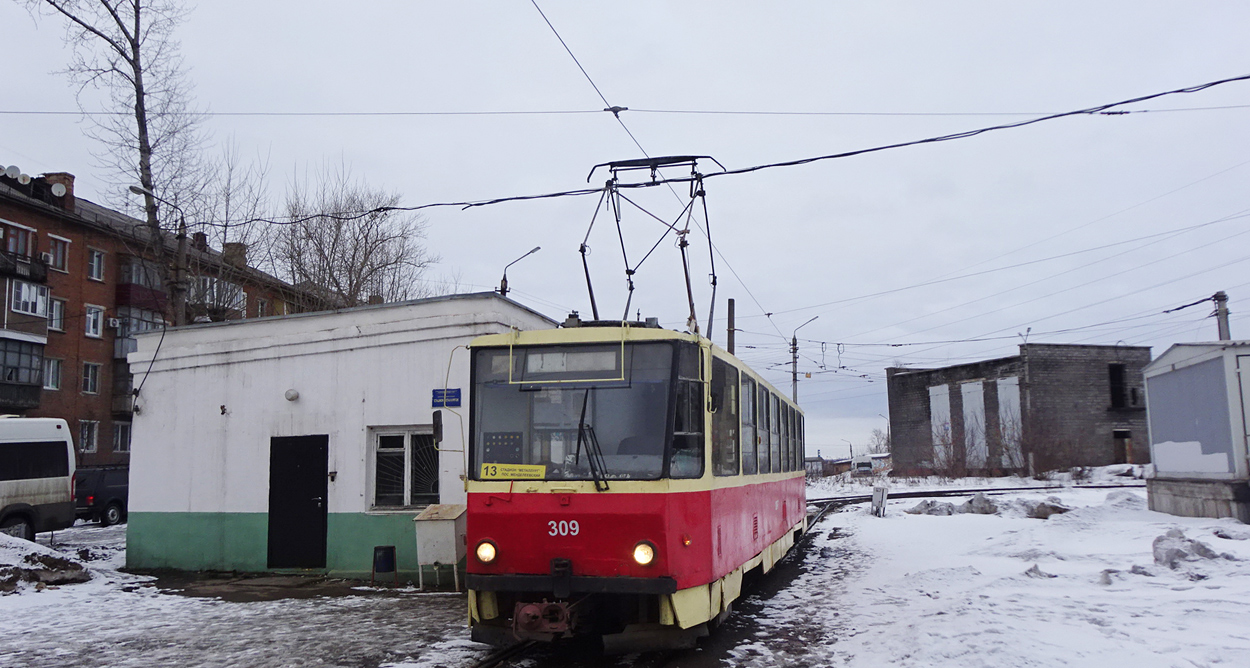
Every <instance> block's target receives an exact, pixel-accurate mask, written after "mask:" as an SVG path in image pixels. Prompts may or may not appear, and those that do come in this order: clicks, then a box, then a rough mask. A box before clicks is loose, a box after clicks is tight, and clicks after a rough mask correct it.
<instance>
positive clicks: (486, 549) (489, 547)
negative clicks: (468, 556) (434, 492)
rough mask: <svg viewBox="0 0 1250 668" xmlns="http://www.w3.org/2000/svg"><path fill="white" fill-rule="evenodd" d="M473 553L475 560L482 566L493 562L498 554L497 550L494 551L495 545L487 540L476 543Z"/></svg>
mask: <svg viewBox="0 0 1250 668" xmlns="http://www.w3.org/2000/svg"><path fill="white" fill-rule="evenodd" d="M473 553H474V554H476V555H477V560H478V561H480V562H482V563H484V564H489V563H490V562H492V561H494V560H495V557H496V556H498V554H499V552H498V550H497V549H495V544H494V543H492V542H490V541H489V540H484V541H482V542H480V543H478V544H477V549H476V550H474V551H473Z"/></svg>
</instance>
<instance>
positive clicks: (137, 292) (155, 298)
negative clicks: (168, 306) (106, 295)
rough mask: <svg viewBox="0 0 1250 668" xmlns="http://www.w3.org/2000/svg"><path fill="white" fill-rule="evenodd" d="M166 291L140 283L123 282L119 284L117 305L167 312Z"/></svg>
mask: <svg viewBox="0 0 1250 668" xmlns="http://www.w3.org/2000/svg"><path fill="white" fill-rule="evenodd" d="M165 300H166V296H165V293H164V292H162V291H160V290H156V289H154V288H149V287H146V286H143V285H139V284H138V283H121V284H119V285H118V286H117V305H118V306H133V307H135V308H141V309H144V310H147V311H156V312H158V313H164V312H165Z"/></svg>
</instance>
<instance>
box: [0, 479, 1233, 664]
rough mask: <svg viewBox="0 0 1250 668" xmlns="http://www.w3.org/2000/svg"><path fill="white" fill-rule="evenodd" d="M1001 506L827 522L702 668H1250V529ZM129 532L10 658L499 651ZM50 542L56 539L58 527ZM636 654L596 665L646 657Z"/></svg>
mask: <svg viewBox="0 0 1250 668" xmlns="http://www.w3.org/2000/svg"><path fill="white" fill-rule="evenodd" d="M1116 478H1117V479H1119V480H1124V479H1123V478H1119V477H1116ZM981 482H982V481H975V480H974V481H962V482H950V481H941V482H940V484H936V486H937V488H938V489H942V490H944V491H949V490H951V489H956V488H958V486H959V485H960V484H964V485H980V484H981ZM1130 482H1131V481H1130ZM926 484H930V483H929V482H924V481H917V482H916V484H915V485H911V486H908V485H906V484H904V485H899V486H896V487H895V489H896V490H898V489H899V488H900V487H903V488H906V489H909V490H912V489H916V488H923V485H926ZM1038 484H1041V483H1038ZM999 486H1015V485H1012V484H1000V485H999ZM815 487H816V488H815V489H812V490H810V493H809V495H810V496H811V497H818V496H832V495H834V493H836V492H830V487H829V486H828V483H823V484H822V485H818V486H815ZM856 487H862V489H856V490H855V491H854V492H852V491H851V490H852V489H853V488H856ZM822 488H823V490H824V491H822ZM870 488H871V484H870V483H869V484H868V485H858V484H853V483H847V484H845V485H843V486H842V488H841V489H842V492H844V493H845V494H852V493H864V490H866V489H870ZM1048 497H1056V498H1055V499H1052V502H1053V503H1056V505H1061V506H1066V507H1068V508H1071V510H1070V511H1068V512H1066V513H1062V514H1057V515H1052V516H1051V517H1049V518H1048V519H1045V520H1040V519H1031V518H1029V517H1028V516H1027V514H1026V510H1027V506H1028V505H1029V504H1030V503H1036V502H1039V501H1042V500H1044V499H1047V498H1048ZM967 499H968V497H962V498H961V497H944V498H941V499H936V502H938V503H947V502H949V503H952V504H953V505H955V506H960V505H961V504H963V503H964V502H965V501H966V500H967ZM990 499H991V500H992V501H993V502H994V503H995V504H997V505H998V506H999V508H1000V511H999V512H998V513H996V514H974V513H964V514H954V515H911V514H907V513H905V512H904V511H905V510H906V509H909V508H912V507H914V506H915V505H917V504H918V503H919V502H920V501H921V499H906V500H896V501H891V502H890V503H889V505H888V508H887V513H886V516H885V517H875V516H873V515H871V514H870V513H869V512H868V508H867V504H860V505H855V506H849V507H846V508H844V509H842V510H841V511H840V512H836V513H831V514H829V515H827V516H826V517H825V518H824V519H823V520H822V521H821V522H820V523H819V524H817V525H816V526H815V527H814V528H813V531H812V534H811V539H810V544H809V545H808V546H807V549H805V550H804V551H803V552H802V553H801V554H799V555H798V556H797V557H796V558H794V560H793V561H792V562H786V563H783V564H782V566H781V568H780V569H779V571H778V574H777V577H774V578H772V580H771V585H766V586H765V587H763V590H764V593H765V594H767V595H763V594H761V592H757V593H755V594H751V595H750V596H749V597H748V600H746V601H743V603H742V605H740V606H739V607H738V609H739V611H740V613H739V614H738V615H737V616H736V617H734V618H731V620H730V622H729V624H728V625H727V627H726V628H725V629H723V633H722V635H721V638H720V639H719V641H718V638H715V637H714V638H712V639H710V641H711V642H709V643H708V644H707V645H705V647H704V648H703V650H701V651H700V652H699V653H698V654H697V656H690V657H687V659H691V660H693V659H696V658H697V659H698V660H697V662H696V663H697V665H700V666H704V665H712V664H714V663H715V661H716V659H715V657H716V656H719V657H721V658H720V663H721V665H727V666H739V665H741V666H809V665H810V666H852V667H864V668H875V667H877V666H915V667H921V666H924V667H929V666H932V667H935V668H943V667H947V666H949V667H951V668H954V667H958V668H969V667H978V666H985V667H987V668H989V667H993V668H1009V667H1013V666H1021V667H1025V666H1028V667H1032V666H1093V667H1096V668H1111V667H1114V666H1131V667H1132V668H1151V667H1154V666H1159V667H1167V668H1171V667H1173V666H1177V667H1179V666H1185V667H1188V668H1192V667H1194V666H1250V624H1247V623H1246V620H1247V619H1250V527H1247V526H1245V525H1242V524H1240V523H1238V522H1235V521H1232V520H1209V519H1195V518H1182V517H1173V516H1170V515H1164V514H1160V513H1154V512H1150V511H1148V510H1146V502H1145V490H1144V489H1140V488H1138V489H1112V490H1108V489H1088V488H1085V489H1082V488H1074V487H1068V488H1065V489H1061V490H1037V491H1025V492H1007V493H1004V494H1000V495H995V496H992V497H990ZM982 510H985V508H982ZM1177 530H1179V532H1180V534H1179V535H1178V534H1177ZM124 531H125V527H124V526H122V527H109V528H107V529H102V528H97V527H94V526H90V525H85V526H79V527H75V528H74V529H72V530H70V531H68V532H60V533H58V534H57V544H56V545H55V546H54V549H55V553H59V554H61V555H65V556H69V557H72V558H74V559H77V560H80V561H81V562H82V563H84V564H85V565H86V566H87V567H88V569H89V571H90V572H91V573H92V575H93V577H92V578H91V580H90V581H89V582H86V583H83V584H66V585H59V586H57V585H53V586H46V585H45V586H44V587H42V588H40V587H38V585H37V584H35V583H32V582H24V583H22V584H20V585H19V587H18V590H17V591H16V592H15V593H12V594H8V595H0V666H5V667H8V666H148V665H185V666H228V665H246V666H287V665H299V666H331V665H334V666H365V665H367V666H405V667H408V666H422V667H435V666H467V665H470V664H472V663H473V661H475V660H477V659H479V658H481V657H482V656H484V655H485V654H486V652H487V649H486V648H485V647H484V646H481V645H477V644H475V643H471V642H469V641H468V632H467V629H466V628H465V626H464V602H463V598H462V597H458V596H454V595H451V596H449V595H425V594H420V593H417V592H387V593H384V594H383V593H378V592H374V591H371V590H370V591H366V590H361V591H360V592H359V594H360V595H355V594H353V595H348V596H337V597H325V598H300V599H295V598H291V599H284V600H276V601H258V602H247V603H238V602H229V601H223V600H218V599H214V598H190V597H185V596H180V595H175V594H172V593H169V592H166V591H162V590H161V589H160V588H158V587H156V586H153V583H152V580H151V579H150V578H145V577H141V576H135V575H129V574H126V573H122V572H119V571H118V570H117V568H118V567H119V566H120V565H121V564H122V563H123V561H124V536H125V534H124ZM1169 531H1172V536H1171V537H1165V538H1163V539H1160V540H1158V544H1159V548H1160V550H1159V552H1160V556H1161V557H1169V558H1171V559H1174V560H1176V559H1178V558H1179V560H1177V561H1176V567H1175V568H1170V567H1169V566H1167V565H1163V564H1159V563H1156V560H1155V545H1156V541H1157V539H1159V538H1160V537H1161V536H1166V535H1167V534H1168V532H1169ZM1190 540H1196V541H1199V542H1201V543H1202V544H1204V545H1206V546H1208V547H1209V548H1210V552H1206V551H1204V550H1203V549H1202V548H1201V547H1199V546H1198V545H1197V544H1195V543H1190V542H1187V541H1190ZM40 541H41V542H42V543H44V544H45V546H46V544H47V542H48V541H47V535H46V534H41V536H40ZM1169 549H1170V550H1171V552H1169ZM1177 550H1183V551H1186V552H1187V554H1189V556H1190V557H1191V558H1190V559H1188V560H1186V558H1184V555H1183V554H1181V553H1180V552H1178V551H1177ZM32 551H34V552H41V553H45V554H52V553H49V552H46V551H44V550H42V549H40V548H32V546H30V544H29V543H21V542H20V541H12V540H6V537H0V572H2V570H3V568H5V567H6V566H7V567H13V566H20V565H23V564H25V566H30V565H31V564H30V563H29V562H28V561H27V560H26V559H25V555H26V554H29V553H31V552H32ZM1198 553H1203V554H1205V555H1206V556H1200V555H1199V554H1198ZM773 589H780V590H779V591H777V592H776V593H773V592H772V591H771V590H773ZM730 638H732V640H731V641H730V640H727V639H730ZM738 638H745V640H741V641H739V640H738ZM708 659H711V662H710V663H709V661H708ZM619 660H620V659H619V658H618V659H609V660H607V661H599V660H596V662H595V663H596V664H597V665H627V663H619V662H618V661H619ZM670 665H682V663H681V661H678V662H677V663H676V664H670Z"/></svg>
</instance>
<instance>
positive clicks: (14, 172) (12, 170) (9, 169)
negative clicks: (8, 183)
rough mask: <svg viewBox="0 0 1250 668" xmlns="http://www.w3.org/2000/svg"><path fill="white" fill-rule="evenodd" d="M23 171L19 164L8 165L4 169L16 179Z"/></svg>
mask: <svg viewBox="0 0 1250 668" xmlns="http://www.w3.org/2000/svg"><path fill="white" fill-rule="evenodd" d="M21 173H22V168H21V167H18V166H17V165H9V166H8V167H6V168H5V169H4V175H5V176H7V177H9V178H11V179H16V178H17V175H18V174H21Z"/></svg>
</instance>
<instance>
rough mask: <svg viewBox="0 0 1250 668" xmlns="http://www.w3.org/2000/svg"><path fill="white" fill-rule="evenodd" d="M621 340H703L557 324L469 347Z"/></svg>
mask: <svg viewBox="0 0 1250 668" xmlns="http://www.w3.org/2000/svg"><path fill="white" fill-rule="evenodd" d="M621 341H626V342H630V341H691V342H696V341H706V339H704V338H703V337H702V336H699V335H698V334H689V333H686V332H678V331H674V330H671V329H662V328H657V327H645V326H639V327H635V326H629V325H626V326H614V327H613V326H609V327H558V328H554V329H529V330H513V331H511V332H508V333H506V334H487V335H485V336H479V337H477V338H476V339H473V342H472V343H470V344H469V347H471V348H476V347H480V346H533V345H558V344H561V343H619V342H621Z"/></svg>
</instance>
